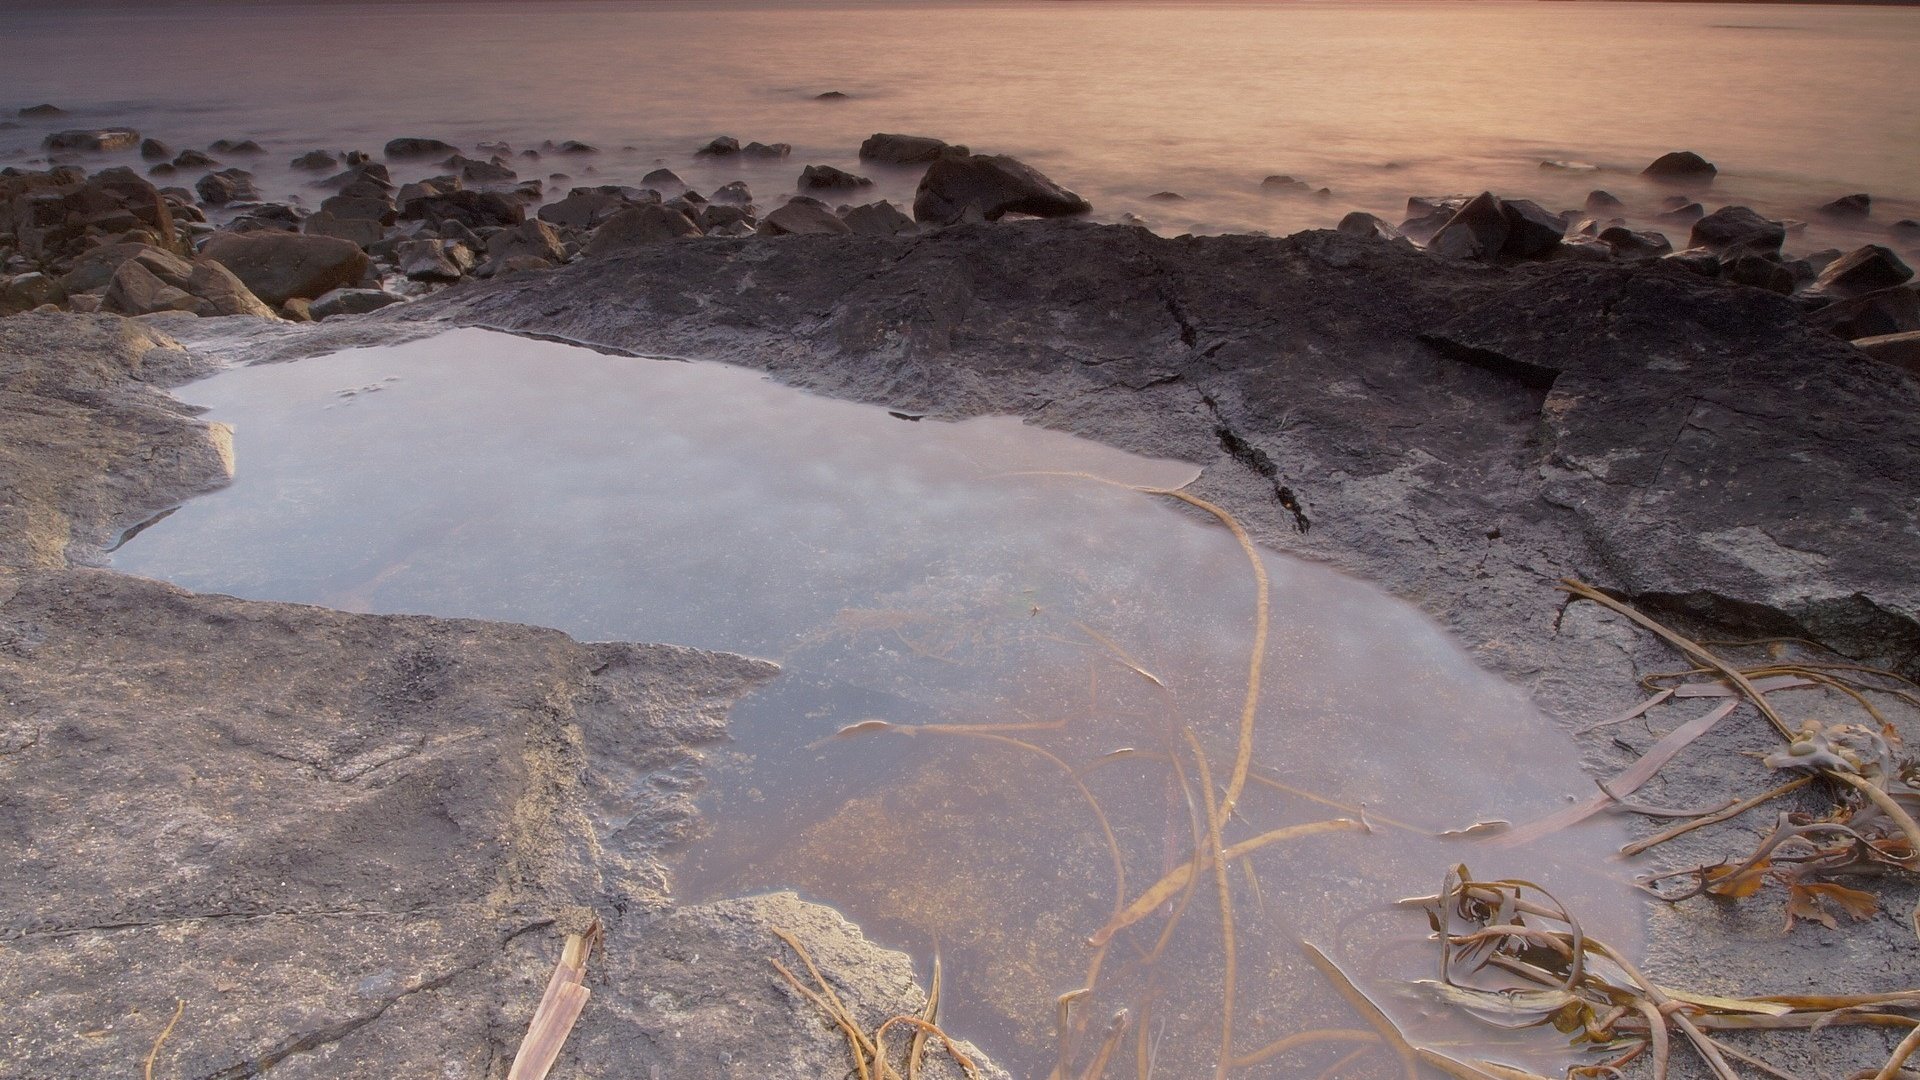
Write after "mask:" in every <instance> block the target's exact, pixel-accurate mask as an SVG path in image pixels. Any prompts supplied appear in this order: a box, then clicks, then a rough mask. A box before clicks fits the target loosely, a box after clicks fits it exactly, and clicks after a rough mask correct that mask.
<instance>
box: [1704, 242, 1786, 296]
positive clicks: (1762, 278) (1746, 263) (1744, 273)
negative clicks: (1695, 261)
mask: <svg viewBox="0 0 1920 1080" xmlns="http://www.w3.org/2000/svg"><path fill="white" fill-rule="evenodd" d="M1720 279H1721V280H1722V281H1731V282H1733V283H1734V284H1736V285H1748V286H1752V287H1753V288H1756V289H1765V290H1767V291H1768V292H1774V293H1779V294H1780V295H1782V296H1785V295H1787V294H1788V293H1791V292H1792V291H1793V271H1791V270H1789V269H1787V268H1786V267H1784V266H1782V265H1780V264H1779V263H1777V262H1774V261H1773V260H1772V259H1769V258H1767V257H1766V256H1765V255H1756V254H1754V253H1752V252H1749V251H1736V252H1735V253H1734V254H1733V255H1732V256H1731V257H1723V258H1722V259H1721V260H1720Z"/></svg>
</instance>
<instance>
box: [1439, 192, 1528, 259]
mask: <svg viewBox="0 0 1920 1080" xmlns="http://www.w3.org/2000/svg"><path fill="white" fill-rule="evenodd" d="M1510 228H1511V226H1510V225H1509V224H1508V223H1507V216H1506V214H1505V213H1504V212H1503V211H1502V210H1501V208H1500V200H1499V199H1496V198H1494V197H1493V193H1492V192H1486V191H1483V192H1481V193H1480V194H1478V195H1476V196H1474V197H1473V198H1471V199H1469V200H1467V202H1466V203H1465V204H1464V205H1462V206H1461V207H1460V209H1459V210H1456V211H1454V214H1453V216H1452V217H1451V218H1448V219H1447V223H1446V224H1445V225H1443V226H1441V227H1440V231H1439V232H1436V233H1434V234H1433V239H1431V240H1428V241H1427V251H1429V252H1430V253H1432V254H1434V255H1438V256H1440V257H1441V258H1445V259H1483V260H1484V259H1493V258H1497V257H1498V256H1499V254H1500V251H1501V249H1502V248H1504V247H1505V246H1506V243H1507V233H1508V231H1509V229H1510Z"/></svg>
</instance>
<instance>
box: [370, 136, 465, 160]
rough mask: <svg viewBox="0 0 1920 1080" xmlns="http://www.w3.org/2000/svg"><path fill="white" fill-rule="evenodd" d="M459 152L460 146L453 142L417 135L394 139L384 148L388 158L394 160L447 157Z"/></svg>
mask: <svg viewBox="0 0 1920 1080" xmlns="http://www.w3.org/2000/svg"><path fill="white" fill-rule="evenodd" d="M459 152H460V148H459V147H457V146H455V145H453V144H452V143H449V142H442V141H441V140H439V139H426V138H420V137H417V136H414V137H408V138H401V139H393V140H391V141H389V142H388V143H387V145H386V147H385V148H384V150H383V153H385V154H386V156H387V158H388V159H389V160H394V161H401V160H408V159H413V158H446V157H450V156H452V155H454V154H457V153H459Z"/></svg>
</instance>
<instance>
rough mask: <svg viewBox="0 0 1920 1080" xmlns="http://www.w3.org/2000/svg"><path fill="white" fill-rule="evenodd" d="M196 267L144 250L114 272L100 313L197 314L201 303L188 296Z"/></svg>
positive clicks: (168, 255) (177, 259) (103, 297)
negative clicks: (175, 312)
mask: <svg viewBox="0 0 1920 1080" xmlns="http://www.w3.org/2000/svg"><path fill="white" fill-rule="evenodd" d="M192 277H193V264H192V263H190V262H188V261H187V260H185V259H182V258H180V257H179V256H178V255H173V254H169V253H168V252H165V251H161V250H159V249H158V248H151V247H149V248H143V249H142V250H140V251H139V252H136V253H135V254H134V255H133V257H132V258H129V259H126V260H125V261H123V262H121V263H120V265H119V266H118V267H116V268H115V269H114V272H113V278H112V280H111V281H109V282H108V283H107V291H106V293H105V294H104V295H103V296H101V298H100V310H102V311H106V312H111V313H113V314H116V315H151V314H153V313H154V312H156V311H193V310H194V309H195V308H196V307H198V306H199V303H200V301H199V299H198V298H196V297H195V296H193V295H192V294H191V293H189V292H187V282H188V280H189V279H191V278H192Z"/></svg>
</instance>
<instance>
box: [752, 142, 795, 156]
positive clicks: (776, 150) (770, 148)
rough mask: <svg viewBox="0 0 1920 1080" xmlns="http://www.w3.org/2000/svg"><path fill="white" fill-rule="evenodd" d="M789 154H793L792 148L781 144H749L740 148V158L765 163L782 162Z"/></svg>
mask: <svg viewBox="0 0 1920 1080" xmlns="http://www.w3.org/2000/svg"><path fill="white" fill-rule="evenodd" d="M791 153H793V147H791V146H788V145H787V144H786V143H783V142H777V143H762V142H750V143H748V144H747V145H745V146H743V147H741V148H740V156H741V157H750V158H760V159H763V160H767V161H778V160H782V159H784V158H785V157H786V156H787V155H788V154H791Z"/></svg>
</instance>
